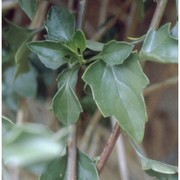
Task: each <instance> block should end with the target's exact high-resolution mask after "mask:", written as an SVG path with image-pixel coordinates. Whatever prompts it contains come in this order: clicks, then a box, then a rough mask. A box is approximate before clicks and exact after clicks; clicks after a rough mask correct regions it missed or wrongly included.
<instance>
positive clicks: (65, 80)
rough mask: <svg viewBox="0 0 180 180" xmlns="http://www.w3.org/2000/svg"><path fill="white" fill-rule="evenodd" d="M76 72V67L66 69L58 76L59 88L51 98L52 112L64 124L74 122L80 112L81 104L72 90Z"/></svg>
mask: <svg viewBox="0 0 180 180" xmlns="http://www.w3.org/2000/svg"><path fill="white" fill-rule="evenodd" d="M77 72H78V69H77V68H73V69H67V70H65V71H63V72H62V73H61V74H60V75H59V77H58V87H59V90H58V92H57V93H56V95H55V96H54V98H53V112H54V114H55V115H56V116H57V118H58V119H59V120H60V121H61V122H62V123H63V124H64V125H69V124H73V123H75V122H76V121H77V120H78V118H79V114H80V112H82V107H81V104H80V102H79V100H78V98H77V96H76V94H75V92H74V87H75V84H76V81H77Z"/></svg>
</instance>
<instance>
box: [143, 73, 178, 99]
mask: <svg viewBox="0 0 180 180" xmlns="http://www.w3.org/2000/svg"><path fill="white" fill-rule="evenodd" d="M177 82H178V77H177V76H175V77H172V78H169V79H166V80H165V81H163V82H160V83H156V84H153V85H151V86H149V87H148V88H146V89H145V91H144V96H147V95H149V94H151V93H154V91H157V90H161V89H165V88H168V87H170V86H172V85H175V84H177Z"/></svg>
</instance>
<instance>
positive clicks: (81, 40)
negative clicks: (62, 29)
mask: <svg viewBox="0 0 180 180" xmlns="http://www.w3.org/2000/svg"><path fill="white" fill-rule="evenodd" d="M73 43H74V44H75V45H76V46H77V47H78V48H79V50H80V52H81V53H83V51H84V50H85V49H86V38H85V35H84V33H83V32H82V31H81V30H77V31H76V33H75V34H74V37H73Z"/></svg>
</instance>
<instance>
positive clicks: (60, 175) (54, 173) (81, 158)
mask: <svg viewBox="0 0 180 180" xmlns="http://www.w3.org/2000/svg"><path fill="white" fill-rule="evenodd" d="M66 166H67V155H65V156H63V157H61V158H60V159H57V160H55V161H53V162H52V163H51V164H49V166H48V168H47V170H46V172H45V173H44V174H42V175H41V177H40V180H49V179H54V180H55V179H59V180H65V179H66ZM77 169H78V170H77V176H78V177H77V180H98V179H99V178H98V173H97V170H96V167H95V164H94V163H93V161H92V160H91V159H90V158H89V157H88V156H87V155H85V154H84V153H82V152H80V151H78V167H77Z"/></svg>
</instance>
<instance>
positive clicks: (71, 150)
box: [67, 124, 77, 180]
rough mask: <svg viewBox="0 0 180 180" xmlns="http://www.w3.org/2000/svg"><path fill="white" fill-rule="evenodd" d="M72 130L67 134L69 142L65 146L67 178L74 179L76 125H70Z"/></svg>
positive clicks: (75, 176) (75, 169)
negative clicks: (66, 146)
mask: <svg viewBox="0 0 180 180" xmlns="http://www.w3.org/2000/svg"><path fill="white" fill-rule="evenodd" d="M71 128H72V132H71V133H70V135H69V143H68V148H67V155H68V156H67V157H68V158H67V180H76V179H77V175H76V171H77V165H76V162H77V148H76V144H77V127H76V125H75V124H74V125H72V126H71Z"/></svg>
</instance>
